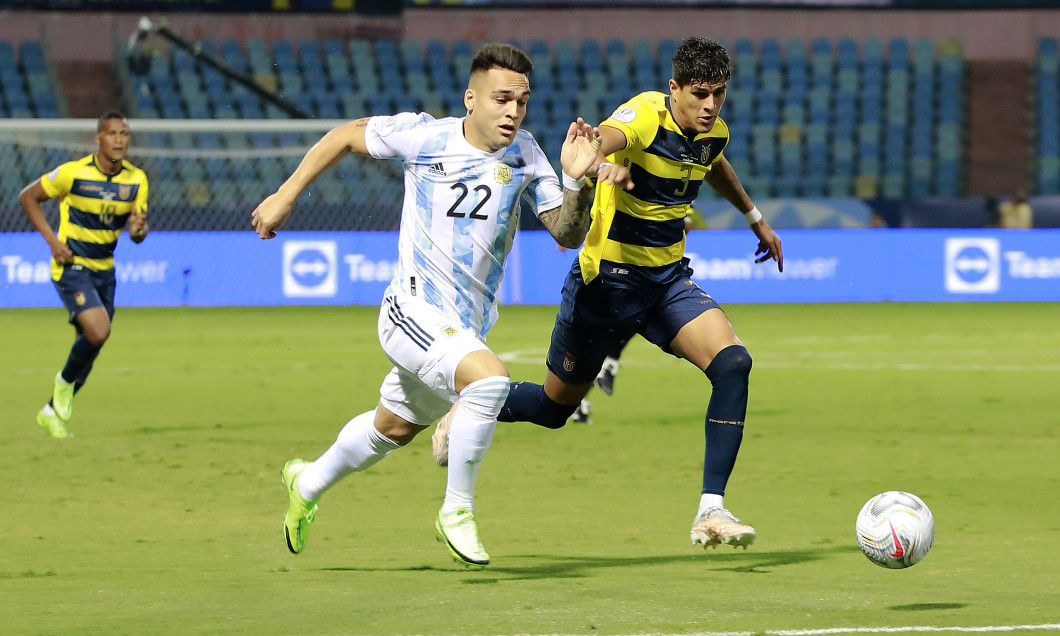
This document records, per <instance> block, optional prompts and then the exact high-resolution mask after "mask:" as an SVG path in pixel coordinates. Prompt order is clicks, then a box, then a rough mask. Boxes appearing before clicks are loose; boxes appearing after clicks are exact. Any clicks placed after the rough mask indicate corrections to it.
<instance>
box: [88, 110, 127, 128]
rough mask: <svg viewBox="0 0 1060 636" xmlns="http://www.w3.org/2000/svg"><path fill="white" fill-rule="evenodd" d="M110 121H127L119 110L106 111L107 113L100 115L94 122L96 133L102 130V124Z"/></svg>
mask: <svg viewBox="0 0 1060 636" xmlns="http://www.w3.org/2000/svg"><path fill="white" fill-rule="evenodd" d="M111 119H127V117H126V116H125V113H123V112H121V111H120V110H108V111H107V112H105V113H103V114H102V115H100V116H99V119H97V120H96V132H99V131H100V130H102V129H103V122H105V121H108V120H111Z"/></svg>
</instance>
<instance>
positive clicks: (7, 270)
mask: <svg viewBox="0 0 1060 636" xmlns="http://www.w3.org/2000/svg"><path fill="white" fill-rule="evenodd" d="M0 282H3V283H6V284H8V285H33V284H42V283H50V282H52V273H51V266H50V263H49V262H48V261H31V260H29V259H26V258H23V257H22V256H20V255H18V254H3V255H0Z"/></svg>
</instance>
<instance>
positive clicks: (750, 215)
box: [743, 205, 762, 225]
mask: <svg viewBox="0 0 1060 636" xmlns="http://www.w3.org/2000/svg"><path fill="white" fill-rule="evenodd" d="M743 218H745V219H747V224H748V225H754V224H755V223H758V222H759V221H761V220H762V213H761V212H759V211H758V206H757V205H756V206H754V207H753V208H751V209H750V210H749V211H747V212H744V213H743Z"/></svg>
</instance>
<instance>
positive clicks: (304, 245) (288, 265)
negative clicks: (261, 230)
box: [283, 241, 338, 298]
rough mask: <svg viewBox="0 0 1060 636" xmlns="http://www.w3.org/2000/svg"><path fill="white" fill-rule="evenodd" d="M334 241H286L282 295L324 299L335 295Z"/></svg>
mask: <svg viewBox="0 0 1060 636" xmlns="http://www.w3.org/2000/svg"><path fill="white" fill-rule="evenodd" d="M337 251H338V250H337V247H336V244H335V241H287V242H285V243H284V244H283V295H284V296H286V297H288V298H327V297H331V296H335V295H336V294H337V293H338V282H337V281H338V276H337V275H336V270H337V267H336V261H337V259H336V253H337Z"/></svg>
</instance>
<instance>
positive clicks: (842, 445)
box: [0, 303, 1060, 636]
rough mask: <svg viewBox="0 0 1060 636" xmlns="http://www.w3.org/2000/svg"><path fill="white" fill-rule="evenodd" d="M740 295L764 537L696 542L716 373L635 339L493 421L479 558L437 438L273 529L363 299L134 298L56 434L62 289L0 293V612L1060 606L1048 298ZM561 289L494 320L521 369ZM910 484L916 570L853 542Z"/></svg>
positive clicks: (748, 611) (970, 615) (724, 624)
mask: <svg viewBox="0 0 1060 636" xmlns="http://www.w3.org/2000/svg"><path fill="white" fill-rule="evenodd" d="M727 310H728V312H729V315H730V317H731V319H732V321H733V323H734V324H735V326H736V329H737V333H738V334H739V335H740V336H741V338H742V339H743V340H744V343H745V344H746V345H747V347H748V348H749V349H750V351H751V353H752V355H753V356H754V359H755V368H754V371H753V372H752V376H751V402H750V408H749V413H748V418H747V428H746V435H745V438H744V445H743V448H742V451H741V454H740V459H739V462H738V463H737V467H736V471H735V473H734V474H733V477H732V479H731V480H730V483H729V492H728V495H727V497H726V503H727V505H728V506H729V508H730V509H732V510H733V512H734V513H735V514H737V515H738V516H740V517H742V518H743V519H744V520H745V521H747V522H749V523H751V524H753V525H754V526H755V527H756V529H757V530H758V542H757V543H756V544H755V545H754V546H753V547H752V548H751V549H750V550H747V551H742V550H741V551H734V550H731V549H728V548H725V549H720V548H719V549H717V550H707V551H703V550H701V549H693V548H692V546H691V545H690V543H689V539H688V529H689V526H690V524H691V521H692V516H693V513H694V512H695V506H696V502H697V501H698V496H699V487H700V467H701V463H702V452H703V439H702V438H703V413H704V409H705V405H706V403H707V400H708V399H709V384H708V382H707V381H706V379H705V378H704V377H703V376H702V374H701V373H699V372H698V371H696V370H695V369H693V368H692V367H690V366H689V365H687V363H684V362H682V361H679V360H676V359H674V358H671V357H669V356H667V355H665V354H662V353H661V352H659V351H657V350H655V349H654V348H653V347H651V346H650V345H648V344H647V343H646V342H645V341H643V340H640V339H638V340H635V341H634V342H633V343H632V344H631V345H630V347H629V349H628V350H627V352H626V356H625V358H624V359H623V361H622V362H623V366H622V369H621V371H620V373H619V376H618V379H617V382H616V393H615V395H614V396H612V397H606V396H604V395H602V394H600V393H598V392H594V393H592V394H591V395H590V398H591V399H592V401H593V405H594V407H595V412H594V414H593V419H594V424H593V425H591V426H584V425H581V426H579V425H575V424H568V425H567V427H566V428H564V429H562V430H560V431H548V430H545V429H541V428H538V427H535V426H532V425H529V424H501V425H500V426H499V428H498V431H497V434H496V437H495V440H494V444H493V448H492V450H491V452H490V454H489V456H488V457H487V459H486V462H485V463H484V465H483V469H482V472H481V474H480V478H479V489H478V498H477V509H478V514H479V519H480V529H481V532H482V536H483V542H484V543H485V545H486V547H487V549H488V550H489V551H490V554H491V556H492V558H493V563H492V564H491V565H490V566H489V567H488V568H487V569H485V570H482V571H468V570H464V569H462V568H460V567H458V566H457V565H456V564H455V563H453V562H452V561H451V560H450V559H449V556H448V554H447V553H446V551H445V550H444V548H443V547H442V546H440V545H439V544H437V543H436V542H435V541H434V537H433V527H432V524H433V519H434V515H435V513H436V512H437V508H438V506H439V505H440V501H441V496H442V494H443V490H444V483H445V473H444V471H443V470H442V469H440V468H438V467H436V466H435V465H434V463H433V462H432V460H431V455H430V440H429V433H425V434H423V435H421V436H420V437H419V438H417V439H416V440H415V441H414V442H413V443H412V444H411V445H410V446H409V447H408V448H405V449H401V450H399V451H397V452H395V453H393V454H392V455H391V456H390V457H388V458H387V459H386V460H384V461H383V462H381V463H380V464H378V465H376V466H375V467H373V468H372V469H370V470H369V471H368V472H366V473H362V474H355V475H351V476H350V477H348V478H347V479H346V480H345V481H343V482H342V483H340V484H339V485H338V486H336V487H335V488H334V489H333V490H332V491H331V492H329V493H328V494H327V495H325V497H324V499H323V500H322V502H321V507H320V512H319V513H318V516H317V521H316V524H315V525H314V527H313V533H312V535H311V536H310V541H309V545H308V547H307V549H306V551H305V552H304V553H302V554H300V555H298V556H294V555H291V554H289V553H288V552H287V548H286V546H285V544H284V539H283V533H282V530H281V517H282V514H283V510H284V509H285V507H286V505H287V504H286V497H285V495H284V493H283V490H282V489H281V485H280V480H279V470H280V467H281V466H282V465H283V462H284V461H285V460H286V459H288V458H290V457H294V456H301V457H306V458H309V459H312V458H315V457H317V456H318V455H319V454H320V453H321V452H322V451H323V450H324V449H325V448H326V447H327V446H328V445H329V444H330V443H331V442H332V441H333V440H334V437H335V435H336V434H337V432H338V431H339V429H340V428H341V426H342V425H343V424H344V423H345V422H346V421H347V420H348V419H349V418H351V417H352V416H354V415H356V414H358V413H360V412H362V411H364V410H367V409H368V408H371V407H372V406H373V405H374V404H375V401H376V399H377V397H378V386H379V382H380V380H381V379H382V377H383V375H384V374H385V372H386V371H387V369H388V368H389V365H388V363H387V361H386V358H385V357H384V356H383V354H382V352H381V351H380V349H379V347H378V344H377V342H376V337H375V323H376V313H377V312H376V309H375V308H367V307H355V308H247V309H205V308H202V309H191V308H173V309H133V308H119V310H118V315H117V320H116V322H115V326H114V334H113V336H112V337H111V340H110V342H109V343H108V344H107V346H106V348H105V349H104V351H103V353H102V354H101V356H100V358H99V360H98V361H97V363H96V368H95V370H94V372H93V375H92V377H91V380H90V383H89V384H88V386H87V387H86V389H85V390H84V391H83V392H82V393H81V394H80V395H79V396H78V398H77V400H76V402H75V409H74V421H73V423H72V425H71V430H72V431H73V432H74V433H75V435H76V437H75V438H73V439H70V440H52V439H49V438H46V437H44V436H43V435H41V434H39V433H38V431H37V428H36V426H35V424H34V416H35V413H36V411H37V410H38V409H39V408H40V406H41V405H42V403H43V402H44V400H46V398H47V394H48V392H49V391H50V387H51V378H52V377H53V376H54V374H55V372H56V371H57V370H58V368H59V367H60V366H61V365H62V362H63V360H65V356H66V353H67V351H68V348H69V344H70V342H71V339H70V338H71V336H72V330H71V329H69V327H67V326H66V325H65V324H64V316H63V312H62V310H61V309H48V310H10V309H5V310H3V311H0V360H2V362H0V421H2V422H3V428H2V429H0V444H2V446H3V450H2V451H0V483H3V488H2V490H0V492H2V493H3V494H2V495H0V501H2V502H3V515H4V520H3V529H4V530H3V534H2V537H3V542H2V544H0V605H2V607H3V611H2V616H3V618H2V623H0V632H2V633H4V634H79V635H81V634H106V635H114V634H253V635H256V636H257V635H267V634H288V633H309V634H513V633H518V634H554V633H563V634H643V633H664V634H665V633H689V632H732V631H747V632H767V631H775V630H827V629H837V628H839V629H856V628H865V627H869V628H880V627H906V626H918V627H970V628H977V627H985V626H1034V625H1039V626H1041V625H1047V624H1057V623H1060V505H1058V504H1060V483H1058V480H1060V443H1058V430H1060V397H1058V396H1060V327H1058V325H1060V310H1058V308H1057V306H1056V305H1051V304H894V303H890V304H887V303H884V304H858V305H846V304H837V305H731V306H729V307H727ZM554 312H555V309H554V308H551V307H504V308H502V311H501V320H500V323H499V324H498V326H497V327H496V328H495V329H494V331H493V333H491V334H490V345H491V346H492V348H493V349H494V351H496V352H497V353H499V354H502V356H503V357H504V359H505V360H506V361H508V364H509V368H510V370H511V372H512V376H513V378H515V379H529V380H534V381H538V382H539V381H541V379H542V378H543V376H544V363H543V357H544V351H545V348H546V347H547V344H548V339H549V334H550V332H551V328H552V318H553V316H554ZM895 489H897V490H908V491H911V492H914V493H916V494H918V495H920V496H921V497H922V498H923V499H924V500H925V501H926V502H927V504H928V505H929V506H930V507H931V509H932V511H933V512H934V514H935V518H936V540H935V546H934V548H933V549H932V551H931V552H930V553H929V554H928V555H927V557H926V559H925V560H924V561H923V562H921V563H920V564H918V565H917V566H915V567H913V568H912V569H909V570H902V571H889V570H885V569H883V568H879V567H877V566H875V565H873V564H871V563H870V562H869V561H868V560H867V559H865V558H864V557H863V556H862V555H861V554H860V552H859V551H858V549H857V546H856V542H855V540H854V517H855V515H856V513H857V511H858V510H859V508H860V507H861V505H862V504H863V503H864V502H865V501H866V500H867V499H868V498H869V497H870V496H872V495H874V494H876V493H878V492H881V491H884V490H895ZM1017 631H1028V630H1017ZM1037 633H1041V631H1038V632H1037Z"/></svg>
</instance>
